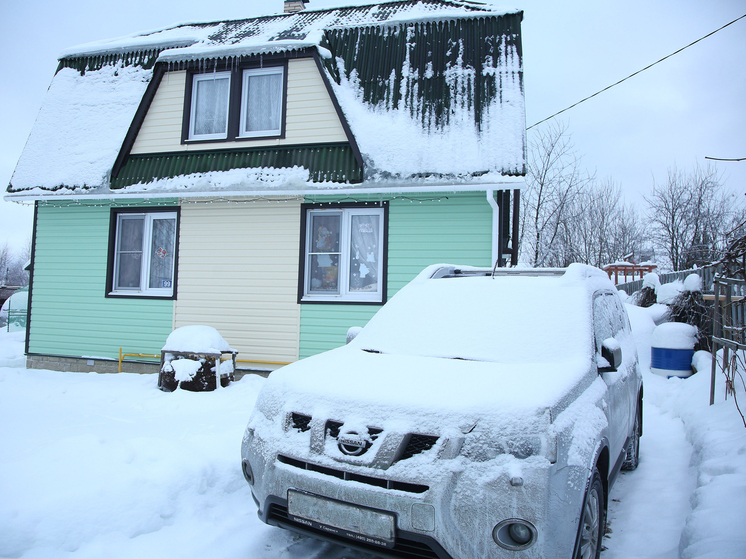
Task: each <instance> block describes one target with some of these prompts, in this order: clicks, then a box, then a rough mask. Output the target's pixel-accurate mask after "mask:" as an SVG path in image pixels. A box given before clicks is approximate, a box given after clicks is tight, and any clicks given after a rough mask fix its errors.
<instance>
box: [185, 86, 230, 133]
mask: <svg viewBox="0 0 746 559" xmlns="http://www.w3.org/2000/svg"><path fill="white" fill-rule="evenodd" d="M218 76H220V77H218ZM195 85H196V86H197V87H196V90H197V92H196V95H197V99H196V107H195V114H194V134H195V135H197V136H203V135H211V134H225V132H226V130H227V123H228V94H229V92H230V77H229V76H227V75H222V76H221V75H220V74H218V75H216V76H214V77H212V78H209V77H208V78H204V77H202V76H200V77H199V78H198V80H197V81H196V84H195Z"/></svg>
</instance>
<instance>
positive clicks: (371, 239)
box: [350, 215, 381, 292]
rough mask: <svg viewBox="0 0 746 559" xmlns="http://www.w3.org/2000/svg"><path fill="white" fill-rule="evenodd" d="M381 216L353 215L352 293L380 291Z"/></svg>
mask: <svg viewBox="0 0 746 559" xmlns="http://www.w3.org/2000/svg"><path fill="white" fill-rule="evenodd" d="M380 219H381V218H380V216H377V215H353V216H352V220H351V222H350V228H351V231H350V291H358V292H359V291H377V290H378V271H379V264H380V263H379V262H378V243H379V242H380V239H379V238H378V237H379V232H380V223H379V221H380Z"/></svg>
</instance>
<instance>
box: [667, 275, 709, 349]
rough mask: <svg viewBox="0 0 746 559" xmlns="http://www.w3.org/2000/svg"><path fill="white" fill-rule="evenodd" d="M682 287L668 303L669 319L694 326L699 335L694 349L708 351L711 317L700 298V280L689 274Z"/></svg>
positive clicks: (697, 276) (706, 306)
mask: <svg viewBox="0 0 746 559" xmlns="http://www.w3.org/2000/svg"><path fill="white" fill-rule="evenodd" d="M682 287H683V289H682V291H681V292H680V293H679V294H678V295H677V296H676V297H674V299H673V300H672V301H671V302H670V303H669V308H670V312H669V316H670V319H671V320H672V321H674V322H684V323H686V324H691V325H692V326H696V327H697V329H698V331H699V333H698V335H697V345H696V346H695V347H694V349H695V350H704V351H709V350H710V348H711V346H710V333H711V332H712V317H711V316H710V308H709V307H708V305H707V304H706V303H705V300H704V297H702V278H700V277H699V275H697V274H689V275H688V276H687V277H686V279H685V280H684V283H683V286H682Z"/></svg>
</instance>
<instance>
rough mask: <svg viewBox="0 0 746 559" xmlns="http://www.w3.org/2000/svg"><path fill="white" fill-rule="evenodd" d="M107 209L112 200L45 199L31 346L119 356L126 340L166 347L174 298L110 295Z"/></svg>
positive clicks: (143, 348)
mask: <svg viewBox="0 0 746 559" xmlns="http://www.w3.org/2000/svg"><path fill="white" fill-rule="evenodd" d="M128 205H132V204H128ZM143 205H146V204H143ZM109 214H110V206H109V205H103V206H101V205H99V207H95V206H92V205H84V204H73V205H69V204H59V205H57V204H54V203H50V204H40V205H39V208H38V214H37V225H36V245H35V255H34V277H33V285H32V292H31V320H30V332H29V352H30V353H40V354H48V355H60V356H69V357H108V358H117V357H118V354H119V348H120V347H122V348H123V351H124V352H125V353H147V354H159V353H160V350H161V347H162V346H163V344H164V343H165V341H166V337H167V336H168V334H169V333H170V332H171V326H172V321H173V301H170V300H148V299H114V298H108V299H107V298H106V297H105V291H106V267H107V261H108V257H109V255H108V242H109Z"/></svg>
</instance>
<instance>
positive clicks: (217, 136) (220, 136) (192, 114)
mask: <svg viewBox="0 0 746 559" xmlns="http://www.w3.org/2000/svg"><path fill="white" fill-rule="evenodd" d="M226 77H227V78H228V94H227V95H226V96H225V128H224V130H223V132H219V133H214V134H196V133H195V132H194V126H195V124H196V122H197V102H196V101H197V89H198V83H199V82H201V81H211V80H216V79H225V78H226ZM231 79H232V77H231V72H230V71H226V72H209V73H206V74H194V76H193V77H192V98H191V101H190V102H191V107H190V110H189V139H190V140H224V139H226V138H227V137H228V122H229V120H230V100H231Z"/></svg>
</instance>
